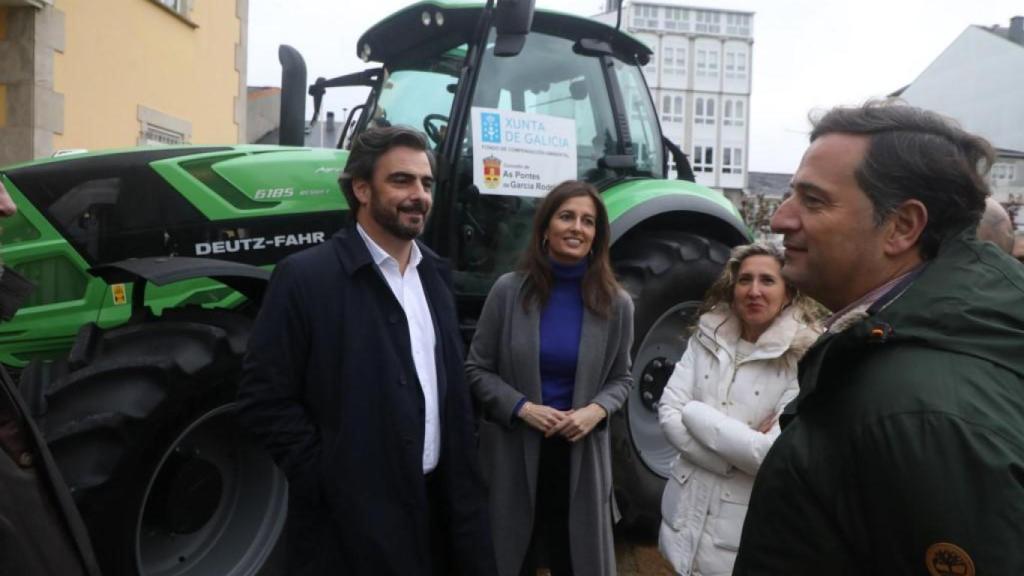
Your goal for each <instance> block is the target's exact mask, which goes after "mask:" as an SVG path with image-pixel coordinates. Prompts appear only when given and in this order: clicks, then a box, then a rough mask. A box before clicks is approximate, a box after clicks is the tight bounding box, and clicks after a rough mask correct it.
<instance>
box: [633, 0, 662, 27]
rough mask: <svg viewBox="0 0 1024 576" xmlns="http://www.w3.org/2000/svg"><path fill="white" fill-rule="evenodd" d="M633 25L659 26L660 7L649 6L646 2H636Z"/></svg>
mask: <svg viewBox="0 0 1024 576" xmlns="http://www.w3.org/2000/svg"><path fill="white" fill-rule="evenodd" d="M633 25H634V26H636V27H637V28H655V29H656V28H657V27H658V7H657V6H648V5H646V4H636V5H634V6H633Z"/></svg>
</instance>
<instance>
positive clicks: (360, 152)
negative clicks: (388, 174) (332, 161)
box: [338, 126, 437, 221]
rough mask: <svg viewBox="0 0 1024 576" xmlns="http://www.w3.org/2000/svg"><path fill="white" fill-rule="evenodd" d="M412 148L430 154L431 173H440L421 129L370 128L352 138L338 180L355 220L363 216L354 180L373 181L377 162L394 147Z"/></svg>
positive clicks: (428, 156) (428, 155)
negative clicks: (360, 211)
mask: <svg viewBox="0 0 1024 576" xmlns="http://www.w3.org/2000/svg"><path fill="white" fill-rule="evenodd" d="M399 146H401V147H404V148H412V149H413V150H420V151H422V152H424V153H425V154H426V155H427V160H428V161H429V162H430V172H431V173H435V172H437V170H436V166H435V162H434V154H433V153H432V152H431V151H430V147H429V146H428V145H427V137H426V136H424V135H423V133H422V132H420V131H419V130H414V129H412V128H408V127H405V126H387V127H383V128H370V129H369V130H366V131H365V132H362V133H360V134H358V135H356V136H355V137H354V138H352V149H351V151H350V152H349V155H348V162H347V163H346V164H345V171H344V172H342V174H341V177H340V178H338V185H339V186H341V192H342V193H343V194H344V195H345V200H346V201H347V202H348V209H349V211H350V213H351V214H352V220H353V221H355V218H356V214H358V213H359V200H357V199H356V194H355V192H354V191H353V190H352V181H353V180H367V181H370V182H372V181H373V171H374V170H375V169H376V168H377V160H379V159H380V157H381V156H383V155H384V154H387V153H388V151H390V150H391V149H392V148H397V147H399Z"/></svg>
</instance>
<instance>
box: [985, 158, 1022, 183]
mask: <svg viewBox="0 0 1024 576" xmlns="http://www.w3.org/2000/svg"><path fill="white" fill-rule="evenodd" d="M1016 179H1017V167H1016V166H1015V165H1013V164H1009V163H1006V162H997V163H995V164H993V165H992V171H991V172H989V181H991V182H992V184H993V185H996V186H1006V185H1008V184H1009V183H1010V182H1013V181H1014V180H1016Z"/></svg>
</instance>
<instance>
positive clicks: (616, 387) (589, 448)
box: [466, 181, 633, 576]
mask: <svg viewBox="0 0 1024 576" xmlns="http://www.w3.org/2000/svg"><path fill="white" fill-rule="evenodd" d="M608 236H609V226H608V214H607V212H606V210H605V207H604V205H603V204H602V202H601V199H600V197H599V196H598V195H597V191H596V190H595V189H594V187H593V186H591V185H590V184H587V183H585V182H577V181H569V182H564V183H562V184H560V185H558V186H556V187H555V188H554V189H553V190H552V191H551V192H550V193H549V194H548V196H547V197H546V198H545V200H544V201H543V202H542V203H541V205H540V207H539V208H538V210H537V214H536V217H535V219H534V226H533V233H532V236H531V239H530V245H529V247H528V248H527V250H526V253H525V254H524V255H523V258H522V263H521V264H520V266H519V271H517V272H513V273H509V274H506V275H504V276H502V277H501V278H500V279H498V281H497V283H495V285H494V288H492V289H491V293H490V294H489V295H488V297H487V302H486V303H485V304H484V309H483V312H482V314H481V316H480V320H479V322H478V324H477V329H476V334H475V335H474V337H473V344H472V346H471V348H470V352H469V359H468V360H467V363H466V373H467V376H468V380H469V382H470V387H471V390H472V393H473V396H474V398H475V399H476V401H477V403H478V405H479V407H480V409H481V411H482V419H481V422H480V458H481V464H482V467H483V471H484V475H485V477H486V478H487V480H488V483H489V485H490V513H491V514H490V515H491V527H492V532H493V539H494V543H495V553H496V556H497V560H498V570H499V573H500V574H501V575H502V576H522V575H527V574H529V575H530V576H533V574H535V573H536V569H537V566H538V564H539V563H540V559H541V557H542V556H543V555H544V553H546V556H547V559H548V562H547V565H548V566H549V567H550V569H551V573H552V576H568V575H572V574H579V575H586V576H602V575H614V574H615V551H614V544H613V541H612V518H611V498H612V475H611V454H610V447H609V432H608V428H607V425H606V424H607V421H608V416H609V415H611V414H612V413H613V412H614V411H616V410H618V409H619V408H620V407H621V406H622V404H623V402H625V400H626V396H627V395H628V393H629V388H630V386H631V385H632V383H633V379H632V376H631V375H630V360H629V349H630V346H631V344H632V337H633V303H632V300H630V298H629V296H628V295H627V294H626V293H625V292H624V291H623V290H622V289H621V288H620V287H619V285H618V283H617V282H616V281H615V277H614V275H613V273H612V269H611V263H610V261H609V258H608ZM542 551H543V552H542Z"/></svg>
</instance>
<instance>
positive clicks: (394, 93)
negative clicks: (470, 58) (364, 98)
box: [371, 45, 466, 145]
mask: <svg viewBox="0 0 1024 576" xmlns="http://www.w3.org/2000/svg"><path fill="white" fill-rule="evenodd" d="M465 56H466V46H465V45H463V46H460V47H458V48H454V49H451V50H447V51H445V52H444V53H442V54H439V55H424V56H423V57H422V58H420V59H416V60H412V61H406V62H404V63H402V64H400V65H395V66H393V67H388V68H387V69H386V71H385V76H384V80H383V82H382V84H381V88H380V94H379V96H378V98H377V103H376V106H375V108H374V111H373V117H372V119H371V122H372V124H374V125H377V126H397V125H403V126H409V127H412V128H416V129H417V130H423V131H425V132H426V133H427V135H428V136H430V139H431V140H432V143H433V144H435V145H436V144H438V143H439V142H440V141H441V139H442V138H443V133H444V132H445V131H446V124H447V122H448V113H449V112H450V111H451V107H452V98H454V95H455V87H456V86H457V84H458V79H459V68H460V67H461V65H462V61H463V59H464V58H465Z"/></svg>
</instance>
